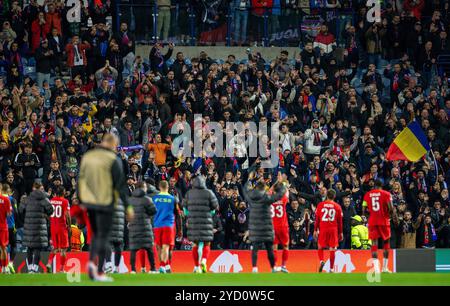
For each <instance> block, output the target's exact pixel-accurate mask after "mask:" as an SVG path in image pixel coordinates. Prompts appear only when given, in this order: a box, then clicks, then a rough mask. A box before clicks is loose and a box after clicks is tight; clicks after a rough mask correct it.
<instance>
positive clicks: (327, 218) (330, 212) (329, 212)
mask: <svg viewBox="0 0 450 306" xmlns="http://www.w3.org/2000/svg"><path fill="white" fill-rule="evenodd" d="M335 217H336V210H335V209H334V208H322V221H324V222H333V221H334V218H335Z"/></svg>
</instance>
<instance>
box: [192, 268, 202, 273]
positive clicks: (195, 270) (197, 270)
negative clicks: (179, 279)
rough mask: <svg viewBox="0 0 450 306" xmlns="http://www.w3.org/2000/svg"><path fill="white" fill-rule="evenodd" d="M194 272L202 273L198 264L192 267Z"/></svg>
mask: <svg viewBox="0 0 450 306" xmlns="http://www.w3.org/2000/svg"><path fill="white" fill-rule="evenodd" d="M194 273H202V270H201V269H200V267H199V266H195V267H194Z"/></svg>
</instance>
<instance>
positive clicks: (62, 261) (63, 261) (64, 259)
mask: <svg viewBox="0 0 450 306" xmlns="http://www.w3.org/2000/svg"><path fill="white" fill-rule="evenodd" d="M65 266H66V255H61V270H62V271H64V267H65Z"/></svg>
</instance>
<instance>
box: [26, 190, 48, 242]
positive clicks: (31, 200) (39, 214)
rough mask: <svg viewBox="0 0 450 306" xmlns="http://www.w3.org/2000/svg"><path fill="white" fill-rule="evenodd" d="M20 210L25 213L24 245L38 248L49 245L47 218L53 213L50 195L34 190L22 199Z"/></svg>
mask: <svg viewBox="0 0 450 306" xmlns="http://www.w3.org/2000/svg"><path fill="white" fill-rule="evenodd" d="M19 211H20V213H21V214H22V215H25V222H24V236H23V245H24V246H26V247H28V248H37V249H41V248H46V247H48V226H47V218H48V217H49V216H50V215H51V214H52V213H53V207H52V205H51V204H50V201H49V199H48V196H47V195H46V194H45V193H44V192H42V191H40V190H34V191H33V192H31V194H30V195H29V196H28V197H27V198H25V199H24V200H23V201H22V203H21V204H20V208H19Z"/></svg>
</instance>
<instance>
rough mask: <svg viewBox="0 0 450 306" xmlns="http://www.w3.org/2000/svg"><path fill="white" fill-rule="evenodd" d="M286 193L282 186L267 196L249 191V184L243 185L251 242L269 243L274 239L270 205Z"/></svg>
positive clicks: (258, 191) (257, 191)
mask: <svg viewBox="0 0 450 306" xmlns="http://www.w3.org/2000/svg"><path fill="white" fill-rule="evenodd" d="M285 192H286V188H285V187H284V186H283V187H282V188H281V190H275V193H274V194H272V195H268V194H267V192H265V191H260V190H255V189H253V190H251V189H250V182H247V184H245V188H244V194H245V197H246V199H247V201H248V202H249V206H250V221H249V231H250V233H249V234H250V240H251V241H252V242H270V241H273V239H274V231H273V224H272V215H271V205H272V203H274V202H276V201H278V200H280V199H281V198H282V197H283V195H284V194H285Z"/></svg>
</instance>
